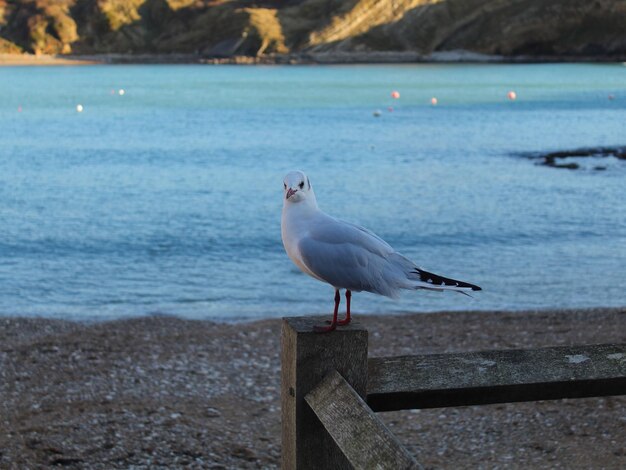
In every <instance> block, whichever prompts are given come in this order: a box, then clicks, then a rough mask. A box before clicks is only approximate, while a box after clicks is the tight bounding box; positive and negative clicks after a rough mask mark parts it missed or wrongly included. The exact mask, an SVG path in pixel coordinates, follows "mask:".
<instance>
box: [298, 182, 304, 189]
mask: <svg viewBox="0 0 626 470" xmlns="http://www.w3.org/2000/svg"><path fill="white" fill-rule="evenodd" d="M298 186H300V189H302V188H304V181H302V182H301V183H300V184H299V185H298Z"/></svg>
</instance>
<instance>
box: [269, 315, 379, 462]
mask: <svg viewBox="0 0 626 470" xmlns="http://www.w3.org/2000/svg"><path fill="white" fill-rule="evenodd" d="M327 319H328V317H294V318H284V319H283V325H282V338H281V346H282V357H281V360H282V386H281V406H282V468H283V470H295V469H297V470H307V469H316V470H324V469H338V470H341V469H351V468H352V466H351V465H350V463H349V462H348V460H347V458H346V457H345V456H344V455H343V454H342V452H341V451H340V450H339V448H338V447H337V445H336V444H335V442H334V441H333V439H332V438H331V437H330V435H329V434H328V432H327V431H326V430H325V429H324V426H323V425H322V424H321V422H320V420H319V419H318V418H317V416H315V413H313V410H311V408H310V407H309V405H308V404H307V403H306V402H305V400H304V397H305V396H306V395H307V394H308V393H309V392H310V391H311V390H313V389H314V388H315V387H316V386H317V385H318V384H319V383H320V382H321V381H322V380H323V379H324V377H326V376H327V375H328V374H329V373H330V372H332V371H333V370H336V371H337V372H339V374H341V376H342V377H343V378H344V379H345V380H346V381H347V382H348V383H349V384H350V385H351V386H352V388H353V389H354V390H355V391H356V392H357V393H358V394H359V395H360V396H361V398H363V399H365V397H366V388H367V330H366V329H365V328H363V327H361V326H360V325H359V324H358V323H357V322H354V321H353V322H352V323H351V324H350V325H348V326H343V327H339V328H337V330H336V331H333V332H331V333H314V332H313V326H314V325H321V324H323V323H324V321H325V320H327Z"/></svg>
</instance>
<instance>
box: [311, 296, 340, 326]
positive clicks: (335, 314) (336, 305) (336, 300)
mask: <svg viewBox="0 0 626 470" xmlns="http://www.w3.org/2000/svg"><path fill="white" fill-rule="evenodd" d="M339 302H341V296H340V295H339V289H335V311H334V313H333V321H332V322H331V323H330V325H328V326H314V327H313V331H315V332H316V333H326V332H328V331H333V330H334V329H335V328H337V313H338V312H339Z"/></svg>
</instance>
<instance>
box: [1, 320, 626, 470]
mask: <svg viewBox="0 0 626 470" xmlns="http://www.w3.org/2000/svg"><path fill="white" fill-rule="evenodd" d="M357 318H358V320H359V321H360V322H362V323H363V324H364V325H365V326H366V327H367V328H368V329H369V332H370V356H387V355H399V354H416V353H441V352H461V351H471V350H485V349H497V348H501V349H507V348H524V347H540V346H553V345H575V344H593V343H608V342H624V341H626V308H622V309H593V310H569V311H539V312H491V313H489V312H463V313H432V314H407V315H398V316H369V317H357ZM279 334H280V320H265V321H258V322H253V323H244V324H236V325H233V324H217V323H212V322H209V321H191V320H183V319H178V318H172V317H145V318H137V319H130V320H119V321H112V322H105V323H95V324H84V323H73V322H67V321H60V320H46V319H26V318H2V319H0V374H1V375H2V380H1V383H0V406H1V408H0V416H1V417H0V426H1V428H2V430H3V432H2V433H0V467H1V468H7V469H23V468H48V467H54V466H63V467H65V468H94V469H113V468H151V469H155V468H183V467H187V468H213V469H224V468H233V469H235V468H277V467H278V466H279V464H280V400H279V389H280V363H279V349H280V337H279ZM380 416H381V417H382V418H383V420H384V421H385V422H386V423H387V425H388V426H389V427H390V428H391V429H392V430H393V431H394V432H395V433H396V434H397V436H398V437H399V438H400V440H401V441H402V442H403V443H404V444H405V445H406V446H407V447H408V448H409V449H410V451H411V452H412V453H413V454H414V455H415V456H416V457H417V458H418V460H419V461H420V462H421V463H422V464H423V465H424V467H425V468H433V469H434V468H505V467H506V468H520V469H521V468H568V469H571V468H606V469H612V468H614V469H617V468H624V467H626V444H625V442H626V439H625V437H626V397H611V398H594V399H580V400H562V401H552V402H547V401H546V402H536V403H521V404H506V405H493V406H481V407H463V408H450V409H433V410H421V411H418V410H414V411H402V412H392V413H382V414H380Z"/></svg>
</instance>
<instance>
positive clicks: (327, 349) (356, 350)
mask: <svg viewBox="0 0 626 470" xmlns="http://www.w3.org/2000/svg"><path fill="white" fill-rule="evenodd" d="M323 320H324V319H323V318H312V317H301V318H286V319H284V320H283V329H282V340H281V341H282V386H281V399H282V430H283V453H282V467H283V469H285V470H291V469H297V470H307V469H321V470H323V469H353V468H356V469H370V468H372V469H383V470H384V469H394V470H396V469H409V468H419V464H417V463H416V462H415V460H414V459H413V457H411V456H410V454H409V453H408V452H407V451H406V449H405V448H404V447H403V446H402V445H401V444H400V442H398V440H397V439H396V438H395V437H394V436H393V434H392V433H391V432H390V431H389V430H388V429H387V428H386V427H385V426H384V424H383V423H382V422H381V421H380V420H379V419H378V418H377V417H376V415H375V413H374V411H391V410H400V409H412V408H434V407H447V406H465V405H484V404H489V403H507V402H521V401H534V400H554V399H561V398H581V397H592V396H608V395H624V394H626V344H604V345H589V346H572V347H552V348H541V349H530V350H502V351H484V352H471V353H455V354H433V355H420V356H400V357H379V358H371V359H369V360H368V358H367V342H368V334H367V330H365V329H364V328H363V327H361V326H360V325H359V324H358V323H353V324H351V325H350V326H348V327H344V328H341V329H338V330H337V331H334V332H332V333H328V334H316V333H313V332H312V327H313V325H315V324H320V323H321V322H323Z"/></svg>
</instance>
